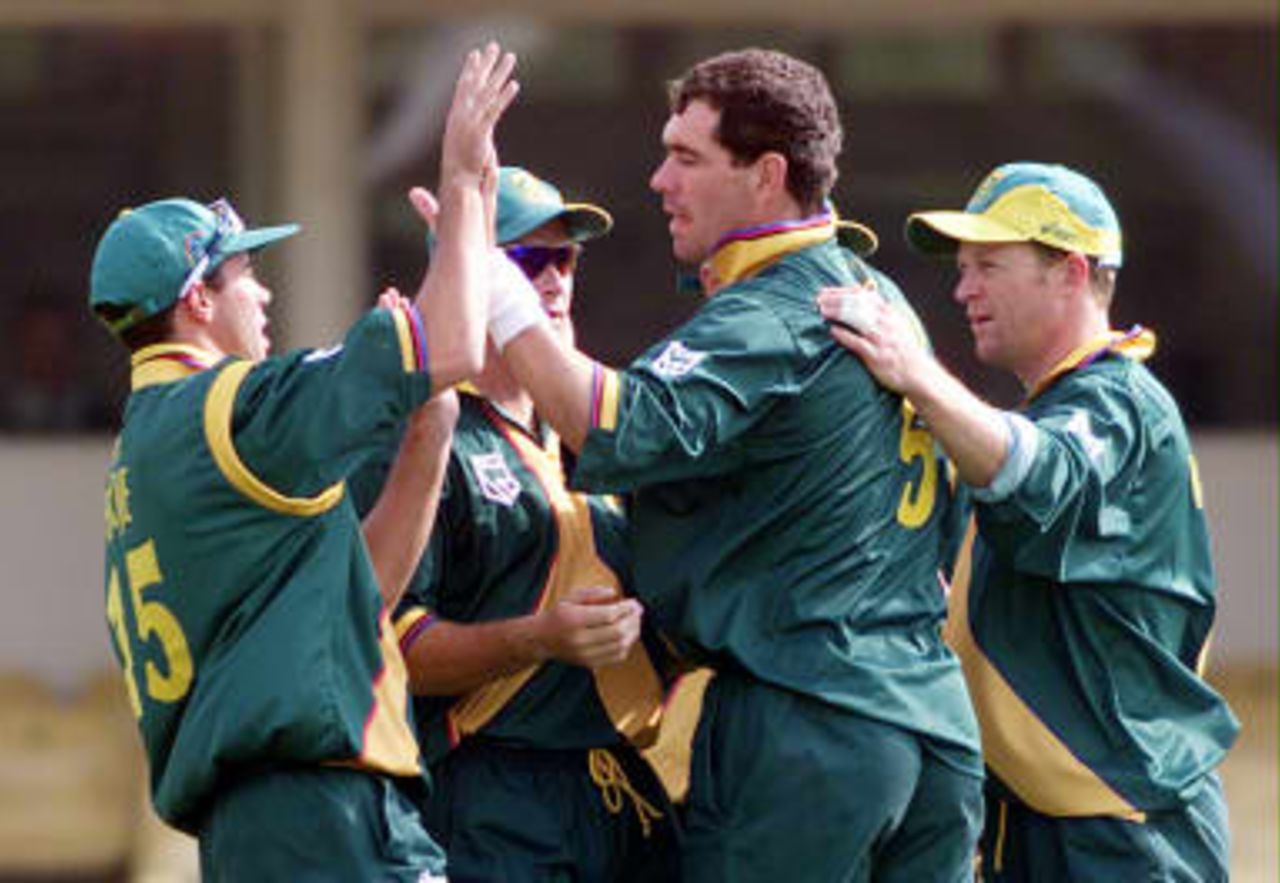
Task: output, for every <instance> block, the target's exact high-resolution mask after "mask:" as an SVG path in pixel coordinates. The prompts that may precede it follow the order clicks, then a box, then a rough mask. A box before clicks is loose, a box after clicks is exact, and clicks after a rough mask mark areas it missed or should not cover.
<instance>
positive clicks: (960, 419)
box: [903, 359, 1010, 488]
mask: <svg viewBox="0 0 1280 883" xmlns="http://www.w3.org/2000/svg"><path fill="white" fill-rule="evenodd" d="M923 366H924V367H923V369H922V370H920V371H919V372H917V373H916V374H915V375H914V376H913V378H912V381H911V383H910V384H909V386H908V388H906V389H904V390H903V393H904V395H906V397H907V399H908V401H910V402H911V404H912V405H913V406H914V407H915V409H916V413H917V414H919V415H920V417H921V419H923V420H924V421H925V423H926V424H927V425H928V427H929V432H930V433H931V434H932V435H933V437H934V438H935V439H937V441H938V443H939V444H941V445H942V448H943V450H944V451H946V453H947V456H948V457H950V458H951V461H952V462H953V463H954V464H955V466H956V471H957V472H958V473H959V476H960V480H961V481H963V482H964V483H965V484H967V485H969V486H970V487H977V488H983V487H986V486H987V485H989V484H990V483H991V481H992V480H993V479H994V478H995V476H996V473H997V472H999V471H1000V467H1001V466H1002V465H1004V461H1005V458H1006V457H1007V456H1008V453H1009V446H1010V437H1009V427H1008V424H1007V423H1006V422H1005V419H1004V416H1003V415H1002V412H1001V411H999V410H998V409H996V408H993V407H991V406H990V405H988V404H987V403H986V402H984V401H982V399H980V398H978V397H977V396H976V395H974V394H973V393H972V392H970V391H969V388H968V387H966V386H965V385H964V384H963V383H961V382H960V381H959V380H958V379H956V378H955V377H954V376H953V375H952V374H951V373H949V372H948V371H947V370H946V368H944V367H942V365H941V363H939V362H937V361H936V360H934V359H927V360H923Z"/></svg>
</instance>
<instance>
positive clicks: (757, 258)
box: [702, 218, 836, 293]
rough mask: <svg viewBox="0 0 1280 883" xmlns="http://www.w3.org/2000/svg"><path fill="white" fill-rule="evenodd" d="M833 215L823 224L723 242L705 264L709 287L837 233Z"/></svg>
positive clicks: (712, 288) (745, 275) (749, 273)
mask: <svg viewBox="0 0 1280 883" xmlns="http://www.w3.org/2000/svg"><path fill="white" fill-rule="evenodd" d="M835 233H836V222H835V220H834V218H833V219H832V220H830V221H828V222H826V223H824V224H818V225H816V226H813V227H806V228H804V229H801V230H786V231H783V232H779V233H774V234H771V235H765V236H760V237H758V238H756V239H735V240H732V241H731V242H728V243H727V244H725V245H723V246H721V247H720V248H719V249H717V250H716V252H715V253H714V254H712V255H711V256H710V257H709V258H707V260H706V261H705V262H704V263H703V265H702V276H703V279H704V280H708V282H709V284H708V285H707V289H708V291H709V292H711V293H714V291H715V290H718V289H720V288H723V287H724V286H726V285H732V284H733V283H735V282H738V281H741V280H742V279H746V278H748V277H749V276H754V275H755V274H756V273H759V272H760V271H761V270H763V269H764V268H765V267H767V266H769V265H770V264H773V263H776V262H777V261H779V260H781V259H782V258H784V257H786V256H787V255H789V254H791V253H792V252H795V251H799V250H800V249H802V248H808V247H809V246H811V245H817V244H818V243H819V242H825V241H826V240H828V239H831V238H832V237H833V236H835Z"/></svg>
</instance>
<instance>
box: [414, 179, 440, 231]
mask: <svg viewBox="0 0 1280 883" xmlns="http://www.w3.org/2000/svg"><path fill="white" fill-rule="evenodd" d="M409 202H410V203H411V204H412V205H413V208H414V210H415V211H417V213H418V214H419V216H421V218H422V220H424V221H426V222H427V224H428V226H430V227H431V229H433V230H434V229H435V226H436V218H438V217H439V216H440V203H439V202H438V201H437V200H436V197H435V194H433V193H432V192H431V191H430V190H428V189H427V188H425V187H413V188H411V189H410V190H409Z"/></svg>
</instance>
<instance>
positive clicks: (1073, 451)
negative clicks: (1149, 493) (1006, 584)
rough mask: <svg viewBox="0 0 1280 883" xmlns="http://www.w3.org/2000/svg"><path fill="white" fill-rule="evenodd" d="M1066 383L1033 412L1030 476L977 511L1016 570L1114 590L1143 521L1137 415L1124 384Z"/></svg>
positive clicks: (986, 532)
mask: <svg viewBox="0 0 1280 883" xmlns="http://www.w3.org/2000/svg"><path fill="white" fill-rule="evenodd" d="M1070 385H1071V386H1072V387H1073V388H1072V389H1071V390H1070V392H1069V393H1068V394H1066V395H1061V394H1060V395H1057V396H1054V397H1052V399H1051V400H1050V401H1046V402H1045V403H1043V404H1039V405H1036V406H1035V407H1033V408H1032V409H1030V410H1028V412H1027V413H1026V416H1027V417H1028V418H1029V419H1030V420H1031V421H1032V423H1033V424H1034V427H1035V438H1036V442H1035V454H1034V456H1033V457H1032V459H1031V462H1030V466H1029V468H1028V470H1027V472H1026V474H1025V476H1024V477H1023V478H1022V480H1021V482H1019V483H1018V484H1017V485H1016V486H1015V487H1013V488H1012V489H1011V490H1010V491H1009V492H1008V494H1007V496H1005V497H1004V498H1002V499H998V500H981V499H979V502H978V505H977V511H978V514H979V518H980V519H981V522H980V523H981V526H982V530H983V536H984V537H985V538H986V539H987V541H988V542H990V543H992V544H993V545H994V546H995V547H996V548H997V549H998V550H999V551H1000V554H1001V555H1002V557H1006V558H1007V559H1008V560H1012V561H1013V562H1014V566H1015V568H1016V569H1017V570H1018V571H1020V572H1022V573H1027V574H1033V575H1036V576H1041V577H1044V578H1046V579H1050V580H1055V581H1082V582H1092V581H1102V582H1108V581H1111V580H1114V579H1115V577H1116V574H1117V571H1116V561H1117V556H1122V555H1123V554H1125V549H1126V548H1127V547H1128V545H1129V544H1131V543H1132V541H1133V530H1134V518H1135V515H1137V516H1138V517H1140V513H1135V512H1134V511H1133V506H1134V503H1135V500H1137V499H1139V497H1140V495H1135V491H1136V487H1135V483H1136V482H1137V481H1138V480H1139V479H1140V477H1141V475H1142V472H1141V470H1140V466H1141V463H1140V460H1141V457H1142V455H1143V452H1142V448H1143V446H1144V444H1145V439H1144V432H1143V427H1142V425H1141V416H1140V414H1139V413H1138V410H1137V407H1136V403H1135V402H1134V400H1133V398H1132V397H1131V396H1129V395H1127V394H1126V393H1125V391H1124V389H1123V387H1122V385H1120V384H1112V383H1096V382H1085V383H1079V382H1077V383H1074V384H1070ZM978 497H979V498H981V494H979V495H978Z"/></svg>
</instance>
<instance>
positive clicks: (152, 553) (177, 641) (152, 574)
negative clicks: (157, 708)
mask: <svg viewBox="0 0 1280 883" xmlns="http://www.w3.org/2000/svg"><path fill="white" fill-rule="evenodd" d="M125 578H126V581H127V582H128V584H129V602H130V605H131V606H132V608H133V621H134V624H135V634H136V635H137V639H138V641H139V642H140V643H141V644H143V645H146V643H147V642H148V641H149V640H150V638H151V637H152V636H153V635H154V636H155V638H156V640H157V641H159V643H160V649H161V652H163V654H164V659H165V665H164V669H165V670H167V674H166V672H165V671H164V670H161V667H160V666H158V665H156V664H155V663H154V662H153V661H151V660H150V659H148V660H147V662H146V666H145V668H144V670H145V672H146V688H147V696H148V697H150V698H151V699H154V700H156V701H157V702H177V701H178V700H179V699H181V698H182V697H183V696H185V695H187V691H188V690H190V689H191V675H192V666H191V650H190V649H189V648H188V646H187V636H186V635H185V634H183V632H182V626H181V625H179V624H178V620H177V617H175V616H174V615H173V612H172V611H170V610H169V608H168V607H166V606H164V604H162V603H161V602H159V601H148V600H145V599H144V598H143V593H144V592H145V591H146V590H147V589H149V588H152V587H154V586H159V585H160V584H161V581H162V577H161V575H160V564H159V562H157V561H156V547H155V543H154V542H153V541H151V540H147V541H146V542H144V543H142V544H141V545H139V546H136V547H134V548H132V549H130V550H129V551H128V552H127V553H125ZM124 600H125V599H124V598H123V597H122V592H121V589H120V573H119V571H118V570H117V569H116V568H114V567H113V568H112V569H111V575H110V576H109V577H108V579H107V622H108V623H110V625H111V631H112V633H113V634H114V635H115V639H116V645H117V646H118V647H119V648H120V657H121V659H122V660H123V661H124V671H125V678H124V680H125V686H126V688H127V689H128V691H129V704H130V705H132V706H133V713H134V716H136V717H141V715H142V702H141V701H140V699H139V697H138V686H139V685H138V683H137V677H138V676H137V673H136V672H135V671H134V668H133V649H132V644H131V643H130V635H129V628H128V626H127V625H126V624H125V620H124Z"/></svg>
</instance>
